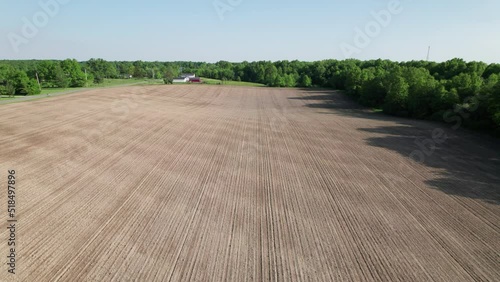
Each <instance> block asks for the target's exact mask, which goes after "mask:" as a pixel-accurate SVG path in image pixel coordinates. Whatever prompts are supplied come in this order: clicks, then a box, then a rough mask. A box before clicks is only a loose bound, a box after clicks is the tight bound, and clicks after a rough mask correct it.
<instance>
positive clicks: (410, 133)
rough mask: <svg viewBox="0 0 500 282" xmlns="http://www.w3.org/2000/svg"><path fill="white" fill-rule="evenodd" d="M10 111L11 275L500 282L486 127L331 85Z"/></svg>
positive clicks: (120, 91)
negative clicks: (371, 101) (376, 108)
mask: <svg viewBox="0 0 500 282" xmlns="http://www.w3.org/2000/svg"><path fill="white" fill-rule="evenodd" d="M0 114H1V116H2V121H1V122H0V142H1V147H0V187H1V189H0V191H3V192H0V200H1V203H2V209H1V213H0V222H1V223H2V226H6V225H7V211H6V207H7V171H8V170H12V169H15V170H16V175H17V177H18V182H17V183H16V197H17V204H16V205H17V206H16V209H17V211H16V213H17V219H18V222H17V234H16V240H17V241H16V252H17V263H16V275H12V274H9V273H8V272H7V269H8V266H7V265H6V264H5V263H6V262H7V255H8V246H7V239H8V236H9V231H8V230H7V229H6V228H2V229H1V231H0V238H1V239H0V257H2V258H3V259H2V261H5V263H4V262H2V263H1V265H2V266H1V269H0V280H2V281H16V280H18V281H58V280H59V281H248V280H257V281H269V280H271V281H499V280H500V255H499V254H500V236H499V235H500V206H499V204H500V145H499V144H500V142H499V141H498V140H496V139H493V138H489V137H485V136H481V135H479V134H477V133H472V132H469V131H466V130H462V129H458V130H454V129H452V128H450V125H447V124H439V123H430V122H424V121H413V120H408V119H403V118H396V117H389V116H385V115H383V114H378V113H373V112H370V111H367V110H364V109H360V108H358V107H356V106H355V105H354V104H353V103H351V102H349V101H348V100H347V99H346V98H345V97H344V96H342V94H340V93H337V92H333V91H327V90H301V89H271V88H250V87H229V86H188V85H186V86H184V85H180V86H144V87H138V86H137V87H124V88H115V89H107V90H93V91H88V92H81V93H76V94H71V95H67V96H60V97H53V98H48V99H42V100H37V101H30V102H24V103H18V104H9V105H2V106H0ZM437 133H441V134H437ZM433 134H434V138H433ZM442 135H443V136H444V135H445V136H446V138H442ZM436 136H440V138H436ZM443 139H445V140H443ZM433 144H435V145H436V146H435V147H432V145H433ZM410 156H412V158H410ZM415 156H420V157H421V158H418V159H417V158H415Z"/></svg>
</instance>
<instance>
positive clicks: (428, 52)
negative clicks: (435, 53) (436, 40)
mask: <svg viewBox="0 0 500 282" xmlns="http://www.w3.org/2000/svg"><path fill="white" fill-rule="evenodd" d="M430 56H431V46H429V49H428V50H427V62H428V61H429V58H430Z"/></svg>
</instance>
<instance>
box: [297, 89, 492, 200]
mask: <svg viewBox="0 0 500 282" xmlns="http://www.w3.org/2000/svg"><path fill="white" fill-rule="evenodd" d="M303 91H304V92H303V94H304V96H303V97H292V98H290V99H296V100H303V101H304V104H305V106H306V107H309V108H314V109H325V110H328V112H327V113H328V114H334V115H341V116H348V117H355V118H363V119H368V120H372V121H373V123H375V127H370V128H358V130H359V131H363V132H367V133H372V134H370V135H372V137H369V138H367V139H366V142H367V144H369V145H371V146H374V147H379V148H385V149H389V150H392V151H394V152H397V153H399V154H400V155H402V156H404V157H406V158H409V159H410V156H413V157H414V160H410V161H412V162H413V161H415V160H417V161H422V164H423V165H425V166H428V167H431V168H436V169H439V170H441V171H442V172H441V174H440V175H439V176H437V177H436V178H434V179H431V180H427V181H426V184H427V185H429V186H430V187H432V188H434V189H438V190H440V191H443V192H445V193H447V194H450V195H457V196H460V197H468V198H473V199H480V200H484V201H486V202H489V203H493V204H496V205H498V204H500V141H499V140H498V139H495V138H493V137H490V136H485V135H483V134H481V133H477V132H473V131H469V130H465V129H458V130H453V129H451V128H449V125H447V124H444V123H443V124H441V123H435V122H428V121H421V120H411V119H405V118H399V117H392V116H389V115H384V114H382V113H375V112H373V111H370V110H368V109H363V108H362V107H360V106H359V105H358V104H357V103H355V102H353V101H351V100H350V99H349V98H348V97H346V96H345V95H344V94H342V93H340V92H338V91H328V90H321V91H317V90H307V89H303ZM321 113H323V112H321ZM375 121H376V122H375ZM380 121H387V122H391V123H392V124H394V126H392V125H387V124H386V123H384V124H383V125H379V126H377V124H376V123H379V124H380ZM373 123H372V124H373ZM436 129H441V130H442V131H443V132H444V134H445V135H444V136H446V137H445V138H444V140H440V139H439V138H438V139H436V138H433V132H434V130H436ZM436 141H439V142H436ZM433 144H434V145H435V146H433ZM415 152H416V153H415ZM417 156H418V157H417Z"/></svg>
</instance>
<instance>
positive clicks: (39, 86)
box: [35, 72, 42, 91]
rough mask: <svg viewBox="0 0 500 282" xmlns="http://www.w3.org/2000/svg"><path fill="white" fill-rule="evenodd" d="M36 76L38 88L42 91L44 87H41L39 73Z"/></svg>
mask: <svg viewBox="0 0 500 282" xmlns="http://www.w3.org/2000/svg"><path fill="white" fill-rule="evenodd" d="M35 75H36V81H37V82H38V88H39V89H40V91H42V86H41V85H40V79H39V78H38V72H35Z"/></svg>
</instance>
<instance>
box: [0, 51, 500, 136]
mask: <svg viewBox="0 0 500 282" xmlns="http://www.w3.org/2000/svg"><path fill="white" fill-rule="evenodd" d="M181 73H195V74H196V75H197V76H200V77H206V78H212V79H219V80H234V81H247V82H255V83H262V84H265V85H267V86H270V87H326V88H332V89H338V90H344V91H345V93H346V94H347V95H349V96H350V97H352V98H353V99H354V100H356V101H358V102H359V103H360V104H362V105H364V106H368V107H373V108H380V109H382V110H383V111H384V112H385V113H388V114H393V115H398V116H407V117H413V118H420V119H435V120H445V121H446V120H453V118H454V117H456V115H460V119H461V120H463V122H464V123H465V124H466V125H467V126H470V127H475V128H481V129H488V130H490V129H493V130H497V131H498V130H499V129H498V127H499V126H500V64H486V63H483V62H466V61H464V60H462V59H452V60H449V61H446V62H442V63H437V62H427V61H410V62H392V61H389V60H370V61H359V60H354V59H350V60H342V61H339V60H324V61H317V62H302V61H277V62H270V61H258V62H241V63H231V62H227V61H219V62H217V63H206V62H144V61H135V62H126V61H120V62H109V61H105V60H103V59H91V60H89V61H85V62H77V61H76V60H71V59H67V60H64V61H56V60H43V61H37V60H30V61H0V93H2V94H9V95H14V94H18V95H32V94H37V93H39V91H40V88H52V87H59V88H66V87H83V86H88V85H90V84H92V83H102V82H103V81H104V79H106V78H108V79H116V78H156V79H164V81H165V83H171V82H172V80H173V78H175V77H177V76H178V75H180V74H181Z"/></svg>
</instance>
